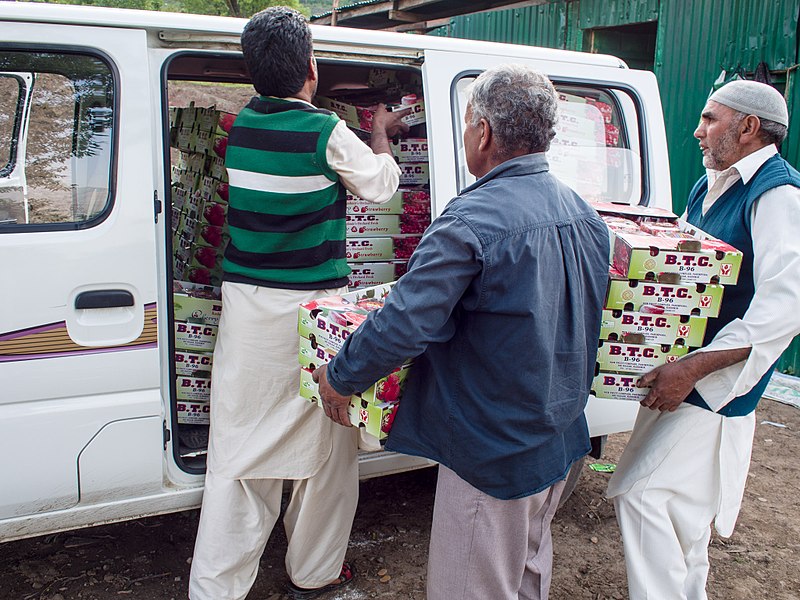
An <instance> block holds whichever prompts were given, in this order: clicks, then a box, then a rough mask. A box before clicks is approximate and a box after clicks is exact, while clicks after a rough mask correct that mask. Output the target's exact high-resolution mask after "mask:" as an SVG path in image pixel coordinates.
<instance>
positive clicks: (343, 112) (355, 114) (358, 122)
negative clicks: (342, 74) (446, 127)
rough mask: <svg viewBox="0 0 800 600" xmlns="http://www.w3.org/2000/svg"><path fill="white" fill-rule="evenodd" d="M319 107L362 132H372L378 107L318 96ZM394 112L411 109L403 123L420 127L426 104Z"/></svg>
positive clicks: (423, 118) (419, 102)
mask: <svg viewBox="0 0 800 600" xmlns="http://www.w3.org/2000/svg"><path fill="white" fill-rule="evenodd" d="M315 100H316V104H317V106H319V107H320V108H324V109H326V110H329V111H331V112H333V113H336V114H337V115H338V116H339V118H340V119H342V120H343V121H344V122H345V123H347V126H348V127H352V128H353V129H360V130H361V131H366V132H371V131H372V117H373V115H374V114H375V109H376V106H374V105H371V106H357V105H355V104H350V103H348V102H344V101H342V100H336V99H334V98H328V97H326V96H316V98H315ZM389 108H392V109H394V110H402V109H405V108H410V109H411V114H409V115H407V116H405V117H403V122H404V123H406V124H407V125H409V126H411V125H418V124H420V123H424V122H425V102H424V100H419V101H418V102H415V103H413V104H408V105H396V106H390V107H389Z"/></svg>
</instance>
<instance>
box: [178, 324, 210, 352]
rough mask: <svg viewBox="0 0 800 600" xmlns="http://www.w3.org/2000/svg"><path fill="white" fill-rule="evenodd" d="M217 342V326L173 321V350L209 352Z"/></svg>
mask: <svg viewBox="0 0 800 600" xmlns="http://www.w3.org/2000/svg"><path fill="white" fill-rule="evenodd" d="M216 341H217V326H216V325H206V324H205V323H184V322H182V321H175V349H176V350H195V351H198V352H210V351H211V350H213V349H214V344H215V343H216Z"/></svg>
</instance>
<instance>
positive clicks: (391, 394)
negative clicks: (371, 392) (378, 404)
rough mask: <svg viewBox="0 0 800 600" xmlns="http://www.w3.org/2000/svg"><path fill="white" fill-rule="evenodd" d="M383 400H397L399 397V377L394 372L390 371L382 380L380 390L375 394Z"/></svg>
mask: <svg viewBox="0 0 800 600" xmlns="http://www.w3.org/2000/svg"><path fill="white" fill-rule="evenodd" d="M375 395H376V396H377V397H378V398H379V399H380V400H383V401H384V402H397V400H398V399H399V398H400V378H399V377H398V376H397V374H396V373H392V374H391V375H389V376H388V377H387V378H386V381H384V382H383V385H382V386H381V389H380V391H378V393H377V394H375Z"/></svg>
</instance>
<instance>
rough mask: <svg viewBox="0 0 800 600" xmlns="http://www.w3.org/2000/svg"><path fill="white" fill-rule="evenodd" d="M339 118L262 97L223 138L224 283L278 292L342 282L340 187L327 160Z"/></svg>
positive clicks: (344, 274) (344, 271)
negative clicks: (225, 179)
mask: <svg viewBox="0 0 800 600" xmlns="http://www.w3.org/2000/svg"><path fill="white" fill-rule="evenodd" d="M338 121H339V118H338V117H337V116H336V115H335V114H333V113H331V112H329V111H327V110H322V109H317V108H314V107H313V106H310V105H308V104H305V103H304V102H296V101H289V100H283V99H280V98H273V97H268V96H261V97H255V98H253V99H252V100H251V101H250V103H249V104H248V105H247V106H246V107H245V108H244V109H242V111H241V112H240V113H239V115H238V116H237V117H236V121H235V122H234V125H233V128H232V129H231V131H230V135H229V137H228V148H227V151H226V155H225V166H226V168H227V170H228V181H229V198H228V230H229V233H230V241H229V242H228V246H227V248H226V249H225V257H224V260H223V263H222V266H223V270H224V272H225V274H224V279H225V281H234V282H238V283H250V284H255V285H261V286H265V287H275V288H285V289H325V288H330V287H339V286H342V285H347V275H348V274H349V273H350V268H349V267H348V266H347V262H346V260H345V231H346V228H345V213H346V209H347V206H346V199H345V190H344V187H343V186H342V184H341V183H340V181H339V177H338V175H337V174H336V173H335V172H334V171H333V170H332V169H331V168H330V166H329V165H328V162H327V159H326V147H327V145H328V139H329V138H330V135H331V132H332V131H333V128H334V127H335V126H336V124H337V123H338Z"/></svg>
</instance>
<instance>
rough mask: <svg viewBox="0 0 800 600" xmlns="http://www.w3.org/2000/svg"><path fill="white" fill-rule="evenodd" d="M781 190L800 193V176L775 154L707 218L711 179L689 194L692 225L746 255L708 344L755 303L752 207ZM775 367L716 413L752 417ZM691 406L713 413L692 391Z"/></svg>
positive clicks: (704, 179) (711, 322)
mask: <svg viewBox="0 0 800 600" xmlns="http://www.w3.org/2000/svg"><path fill="white" fill-rule="evenodd" d="M781 185H793V186H795V187H799V188H800V173H798V172H797V171H796V170H795V169H794V168H792V166H791V165H790V164H789V163H787V162H786V161H785V160H784V159H783V158H781V157H780V155H778V154H776V155H775V156H773V157H772V158H770V159H769V160H767V161H766V162H765V163H764V164H763V165H761V168H760V169H759V170H758V171H757V172H756V174H755V175H754V176H753V178H752V179H751V180H750V181H749V182H747V184H744V183H742V180H741V179H740V180H739V181H737V182H736V183H735V184H734V185H733V186H731V187H730V188H729V189H728V190H727V191H726V192H725V193H724V194H723V195H722V196H720V198H719V199H718V200H717V201H716V202H715V203H714V204H713V206H711V208H710V209H708V212H707V213H706V214H705V215H703V200H704V199H705V197H706V194H707V193H708V178H707V177H706V176H703V177H701V178H700V180H699V181H698V182H697V183H696V184H695V186H694V188H693V189H692V191H691V193H690V194H689V201H688V204H687V206H686V213H687V220H688V221H689V222H690V223H691V224H693V225H696V226H697V227H699V228H700V229H702V230H703V231H705V232H706V233H708V234H710V235H713V236H714V237H716V238H719V239H721V240H723V241H725V242H727V243H728V244H730V245H731V246H733V247H734V248H737V249H738V250H740V251H741V252H742V254H743V257H742V266H741V269H740V271H739V279H738V281H737V283H736V285H734V286H726V287H725V294H724V296H723V302H722V309H721V310H720V314H719V317H718V318H716V319H709V321H708V326H707V328H706V335H705V339H706V342H708V341H710V340H713V339H714V336H716V335H717V333H719V331H720V330H721V329H722V328H723V327H725V325H727V324H728V323H730V322H731V321H733V320H734V319H738V318H741V317H742V316H744V313H745V312H746V311H747V308H748V306H750V301H751V300H752V299H753V295H754V294H755V283H754V281H753V238H752V233H751V222H750V220H751V215H752V214H753V204H754V203H755V201H756V200H758V199H759V197H761V195H762V194H764V193H765V192H767V191H769V190H771V189H773V188H776V187H778V186H781ZM774 367H775V365H774V364H773V365H772V366H771V367H770V368H769V369H768V370H767V372H766V373H764V375H763V376H762V377H761V379H760V380H759V382H758V383H757V384H756V385H755V386H754V387H753V389H752V390H750V391H749V392H748V393H746V394H744V395H742V396H738V397H736V398H734V399H733V400H731V401H730V402H729V403H728V404H726V405H725V406H724V407H722V408H721V409H720V410H719V411H717V412H718V413H719V414H721V415H724V416H726V417H740V416H744V415H747V414H750V413H751V412H753V411H754V410H755V408H756V405H757V404H758V401H759V400H760V399H761V395H762V394H763V393H764V389H765V388H766V387H767V383H768V382H769V378H770V375H772V370H773V369H774ZM686 402H688V403H690V404H694V405H695V406H699V407H701V408H705V409H707V410H711V408H710V407H709V406H708V404H706V403H705V401H704V400H703V398H702V396H700V394H699V393H698V392H697V390H692V393H691V394H689V396H688V397H687V398H686Z"/></svg>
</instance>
